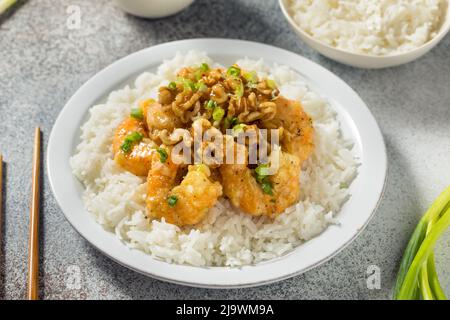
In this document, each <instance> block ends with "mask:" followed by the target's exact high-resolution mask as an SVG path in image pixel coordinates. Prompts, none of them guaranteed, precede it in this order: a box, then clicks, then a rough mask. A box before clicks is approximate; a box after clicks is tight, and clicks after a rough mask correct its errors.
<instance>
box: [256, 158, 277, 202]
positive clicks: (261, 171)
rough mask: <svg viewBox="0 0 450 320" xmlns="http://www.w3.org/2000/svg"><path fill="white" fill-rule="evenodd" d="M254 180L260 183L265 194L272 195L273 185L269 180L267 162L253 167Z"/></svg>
mask: <svg viewBox="0 0 450 320" xmlns="http://www.w3.org/2000/svg"><path fill="white" fill-rule="evenodd" d="M255 173H256V175H255V178H256V181H257V182H258V183H259V184H260V185H261V188H262V190H263V192H264V193H265V194H268V195H271V196H273V187H272V184H271V183H270V181H269V177H268V176H269V164H268V163H263V164H260V165H259V166H257V167H256V168H255Z"/></svg>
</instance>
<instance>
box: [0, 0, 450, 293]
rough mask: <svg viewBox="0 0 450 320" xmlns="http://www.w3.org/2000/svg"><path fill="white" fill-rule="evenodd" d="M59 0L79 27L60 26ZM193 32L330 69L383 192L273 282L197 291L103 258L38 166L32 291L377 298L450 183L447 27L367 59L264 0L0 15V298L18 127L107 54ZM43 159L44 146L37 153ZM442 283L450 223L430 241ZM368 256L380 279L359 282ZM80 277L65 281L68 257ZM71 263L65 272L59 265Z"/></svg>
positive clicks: (43, 8) (76, 0)
mask: <svg viewBox="0 0 450 320" xmlns="http://www.w3.org/2000/svg"><path fill="white" fill-rule="evenodd" d="M69 5H78V6H79V7H80V8H81V14H82V15H81V18H82V22H81V28H80V29H78V30H69V29H68V28H67V26H66V19H67V17H68V14H67V13H66V10H67V8H68V6H69ZM197 37H224V38H239V39H246V40H253V41H259V42H264V43H268V44H271V45H275V46H278V47H281V48H284V49H288V50H291V51H293V52H296V53H298V54H300V55H303V56H305V57H308V58H309V59H311V60H313V61H316V62H317V63H319V64H321V65H322V66H324V67H325V68H328V69H329V70H331V71H332V72H334V73H336V74H337V75H338V76H340V77H342V78H343V79H344V80H345V81H346V82H347V83H348V84H349V85H350V86H351V87H353V88H354V89H355V90H356V91H357V92H358V93H359V94H360V95H361V97H362V98H363V99H364V100H365V101H366V103H367V104H368V105H369V106H370V109H371V111H372V112H373V114H374V116H375V118H376V119H377V120H378V122H379V124H380V127H381V130H382V131H383V134H384V137H385V140H386V145H387V150H388V157H389V176H388V181H387V187H386V192H385V195H384V198H383V200H382V202H381V205H380V207H379V209H378V210H377V212H376V215H375V217H374V218H373V219H372V221H371V222H370V224H369V225H368V227H367V228H366V229H365V230H364V231H363V232H362V234H361V235H360V236H359V237H358V238H357V239H356V240H355V241H354V242H353V243H352V244H351V245H349V246H348V247H347V248H346V249H345V250H343V251H342V252H341V253H339V254H338V255H337V256H336V257H335V258H333V259H332V260H330V261H329V262H327V263H325V264H323V265H321V266H319V267H317V268H315V269H314V270H312V271H309V272H307V273H305V274H303V275H300V276H297V277H294V278H291V279H289V280H285V281H282V282H279V283H276V284H272V285H266V286H262V287H257V288H250V289H239V290H207V289H196V288H189V287H183V286H178V285H174V284H169V283H165V282H161V281H158V280H153V279H151V278H147V277H145V276H142V275H140V274H137V273H135V272H133V271H130V270H128V269H126V268H124V267H122V266H120V265H118V264H117V263H115V262H113V261H111V260H110V259H108V258H107V257H105V256H104V255H102V254H101V253H100V252H98V251H97V250H96V249H94V248H93V247H92V246H91V245H90V244H89V243H87V242H86V241H85V240H84V239H83V238H82V237H81V236H79V235H78V233H77V232H76V231H75V230H74V229H73V228H72V227H71V226H70V225H69V223H68V222H67V221H66V220H65V218H64V216H63V213H62V212H61V210H60V209H59V207H58V205H57V204H56V202H55V199H54V197H53V195H52V192H51V190H50V186H49V182H48V178H47V176H46V171H45V170H46V169H45V168H44V171H43V173H44V174H43V184H42V212H43V215H42V220H41V231H42V232H41V270H40V274H41V282H40V295H41V297H42V298H46V299H65V298H75V299H107V298H112V299H130V298H132V299H169V298H174V299H186V298H193V299H216V298H223V299H230V298H238V299H257V298H262V299H266V298H275V299H322V298H329V299H388V298H390V295H391V291H392V287H393V282H394V279H395V274H396V270H397V267H398V263H399V260H400V258H401V254H402V252H403V250H404V248H405V245H406V242H407V240H408V238H409V235H410V233H411V231H412V230H413V228H414V226H415V225H416V223H417V221H418V219H419V217H420V216H421V214H422V213H423V212H424V211H425V209H426V208H427V206H428V205H429V204H430V203H431V201H432V200H433V199H434V198H435V197H436V196H437V195H438V193H439V192H440V191H442V190H443V189H444V187H445V186H447V185H449V184H450V125H449V120H450V36H447V37H446V38H445V39H444V40H443V41H442V42H441V43H440V44H439V45H438V46H437V47H436V48H435V49H434V50H433V51H432V52H430V53H429V54H427V55H426V56H425V57H423V58H422V59H420V60H418V61H416V62H413V63H410V64H407V65H405V66H401V67H397V68H391V69H385V70H378V71H368V70H360V69H355V68H351V67H347V66H344V65H341V64H338V63H335V62H333V61H331V60H328V59H326V58H324V57H322V56H320V55H319V54H317V53H316V52H314V51H313V50H311V49H309V48H308V47H307V46H306V45H305V44H304V43H302V42H301V41H300V40H298V39H297V37H296V36H295V34H294V33H293V32H292V31H291V30H290V28H289V26H288V24H287V22H286V21H285V20H284V18H283V16H282V14H281V12H280V10H279V8H278V3H277V1H275V0H267V1H260V0H228V1H222V0H197V1H196V2H195V3H194V4H193V5H192V6H190V7H189V8H188V9H187V10H185V11H183V12H182V13H180V14H178V15H176V16H173V17H170V18H167V19H159V20H153V21H149V20H144V19H138V18H134V17H132V16H129V15H126V14H124V13H123V12H121V11H120V10H119V9H117V8H115V7H114V6H113V5H112V3H111V1H106V0H102V1H87V0H64V1H50V0H34V1H28V2H25V3H24V4H23V5H21V6H19V7H18V8H17V9H16V10H14V12H12V13H10V14H8V15H7V16H6V17H4V18H1V19H0V117H1V121H0V133H1V134H0V152H1V153H3V155H4V158H5V161H6V192H5V198H6V205H5V220H6V221H5V227H4V232H5V239H4V240H5V241H4V245H3V249H4V250H3V251H4V254H3V257H2V258H3V259H2V262H1V267H0V272H1V273H0V298H7V299H21V298H23V297H24V296H25V279H26V260H27V232H28V229H27V228H28V210H29V198H30V187H31V179H30V177H31V152H32V136H33V130H34V127H35V126H36V125H40V126H42V130H43V143H44V150H45V148H46V146H47V140H48V136H49V134H50V131H51V128H52V126H53V123H54V121H55V119H56V117H57V115H58V113H59V111H60V110H61V109H62V107H63V106H64V104H65V102H66V101H67V100H68V99H69V97H70V96H71V95H72V94H73V93H74V92H75V91H76V90H77V89H78V88H79V87H80V86H81V85H82V84H83V83H84V82H85V81H86V80H88V79H89V78H90V77H91V76H93V75H94V74H95V73H96V72H98V71H100V70H101V69H102V68H104V67H105V66H107V65H109V64H110V63H112V62H114V61H115V60H117V59H118V58H121V57H124V56H126V55H128V54H129V53H132V52H134V51H137V50H139V49H142V48H146V47H149V46H152V45H155V44H159V43H163V42H166V41H171V40H178V39H186V38H197ZM44 157H45V154H44ZM436 259H437V264H438V272H439V274H440V278H441V281H442V284H443V286H444V287H445V288H446V291H447V293H450V268H449V266H450V232H447V234H446V236H445V237H444V238H443V239H441V240H440V241H439V243H438V246H437V249H436ZM370 265H377V266H379V267H380V270H381V288H380V289H379V290H377V289H375V290H369V289H367V285H366V277H367V274H366V270H367V268H368V266H370ZM70 266H75V268H79V270H80V272H81V283H80V285H81V288H79V289H76V288H75V289H74V288H72V289H71V288H69V287H67V283H68V282H70V279H71V278H70V275H71V274H72V273H71V272H72V271H73V269H71V268H73V267H70ZM71 270H72V271H71Z"/></svg>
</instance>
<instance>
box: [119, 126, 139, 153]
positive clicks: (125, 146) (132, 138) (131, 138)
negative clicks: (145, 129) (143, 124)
mask: <svg viewBox="0 0 450 320" xmlns="http://www.w3.org/2000/svg"><path fill="white" fill-rule="evenodd" d="M142 138H144V136H143V135H142V134H141V133H140V132H137V131H134V132H132V133H130V134H128V135H127V136H126V137H125V140H124V141H123V143H122V145H121V146H120V149H122V151H123V152H125V153H128V152H130V151H131V149H132V147H133V143H135V142H139V141H141V140H142Z"/></svg>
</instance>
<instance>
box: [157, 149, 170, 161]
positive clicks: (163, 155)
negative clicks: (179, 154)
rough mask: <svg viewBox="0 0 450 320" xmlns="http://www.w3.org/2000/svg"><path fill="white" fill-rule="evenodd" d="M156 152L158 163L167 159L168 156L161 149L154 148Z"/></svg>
mask: <svg viewBox="0 0 450 320" xmlns="http://www.w3.org/2000/svg"><path fill="white" fill-rule="evenodd" d="M156 152H158V153H159V161H161V162H162V163H164V162H166V161H167V158H168V157H169V155H168V154H167V151H166V150H165V149H163V148H156Z"/></svg>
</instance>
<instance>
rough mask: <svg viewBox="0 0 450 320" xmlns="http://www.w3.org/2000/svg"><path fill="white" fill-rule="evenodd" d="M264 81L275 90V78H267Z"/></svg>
mask: <svg viewBox="0 0 450 320" xmlns="http://www.w3.org/2000/svg"><path fill="white" fill-rule="evenodd" d="M266 83H267V86H268V87H269V88H270V89H272V90H275V89H276V88H277V83H276V82H275V80H272V79H267V80H266Z"/></svg>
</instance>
